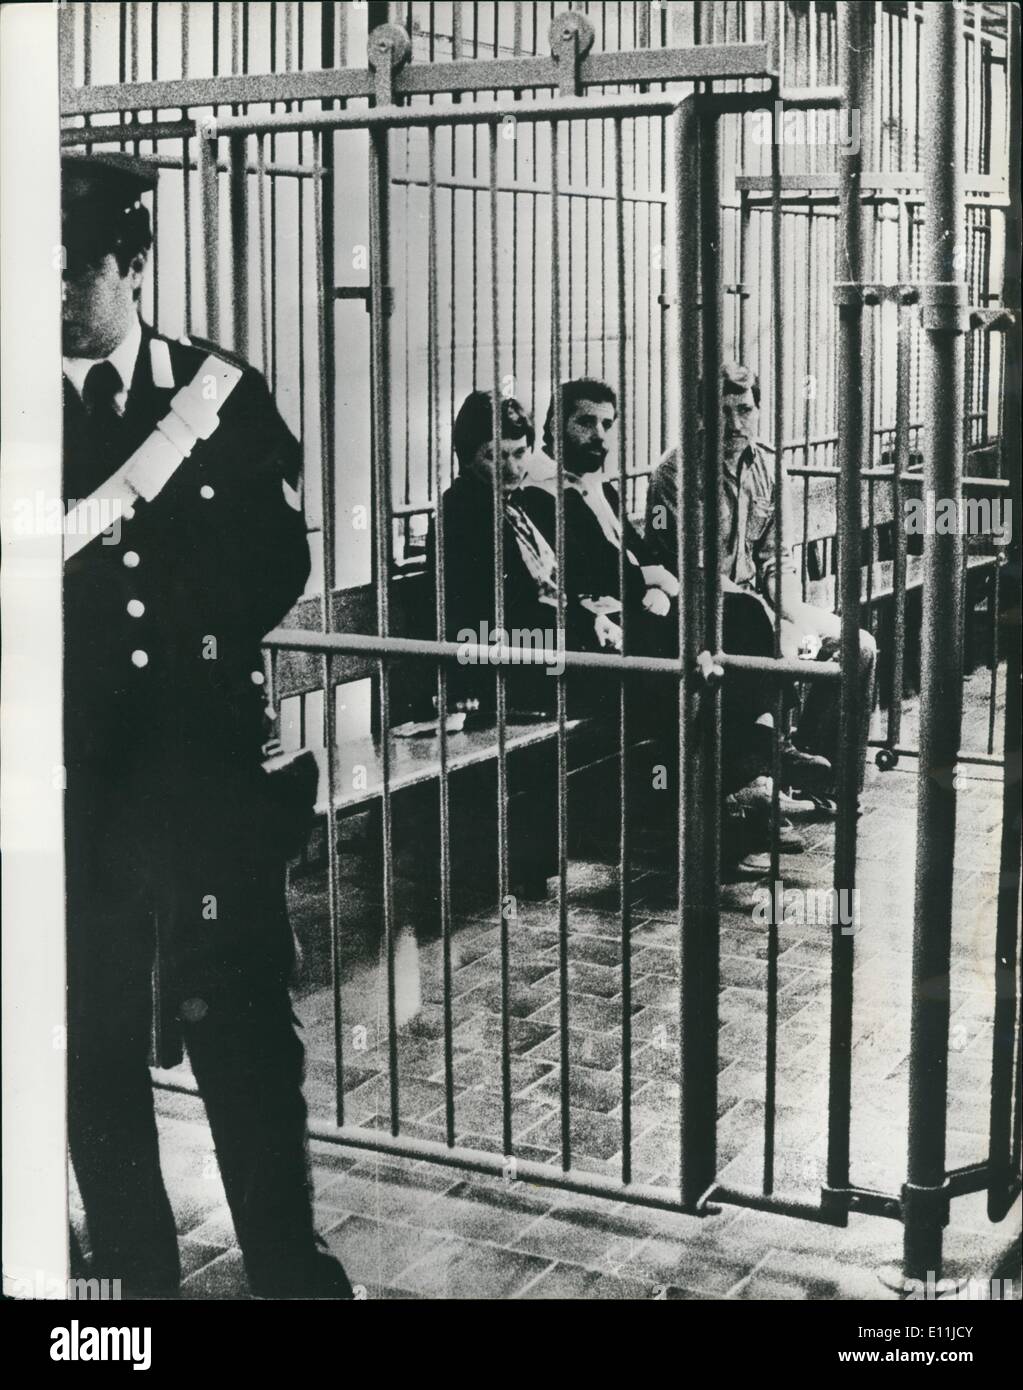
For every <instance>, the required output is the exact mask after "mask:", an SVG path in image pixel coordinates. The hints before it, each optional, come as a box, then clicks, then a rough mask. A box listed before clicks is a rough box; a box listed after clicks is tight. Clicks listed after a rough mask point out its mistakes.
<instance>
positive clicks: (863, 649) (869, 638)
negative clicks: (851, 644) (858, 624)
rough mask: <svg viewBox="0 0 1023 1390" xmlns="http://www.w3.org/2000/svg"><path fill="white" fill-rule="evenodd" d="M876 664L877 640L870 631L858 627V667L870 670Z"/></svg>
mask: <svg viewBox="0 0 1023 1390" xmlns="http://www.w3.org/2000/svg"><path fill="white" fill-rule="evenodd" d="M876 664H877V642H876V641H875V639H874V636H873V634H872V633H869V632H866V631H864V629H863V628H860V669H861V670H863V671H872V670H873V669H874V666H875V665H876Z"/></svg>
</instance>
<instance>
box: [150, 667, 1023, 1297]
mask: <svg viewBox="0 0 1023 1390" xmlns="http://www.w3.org/2000/svg"><path fill="white" fill-rule="evenodd" d="M986 680H987V677H986V675H985V673H983V672H981V673H978V675H977V676H976V677H975V678H974V679H973V680H971V682H970V683H969V685H968V691H967V715H966V729H967V732H966V734H965V736H964V740H963V743H964V747H966V746H969V747H977V746H979V741H980V736H981V731H984V732H986V712H985V707H984V704H983V700H984V697H985V696H986ZM914 714H915V711H910V712H909V715H908V716H907V719H906V721H905V723H904V739H905V740H906V741H907V742H909V741H911V740H913V739H915V728H914V722H915V721H914ZM964 772H965V773H966V777H965V780H964V781H963V782H962V784H961V786H962V793H961V797H960V808H961V810H960V834H959V841H958V849H957V864H959V865H961V872H960V873H959V874H958V876H957V883H956V897H955V923H954V939H953V982H952V1027H951V1051H950V1074H949V1092H950V1098H949V1135H948V1162H949V1164H950V1165H951V1166H959V1165H963V1164H968V1163H974V1162H980V1161H982V1160H983V1159H984V1157H985V1153H986V1138H985V1135H986V1128H987V1118H988V1117H987V1097H988V1094H989V1082H990V1065H991V1056H990V1051H991V1008H992V1000H993V923H994V900H995V894H996V890H997V870H998V832H999V825H1000V784H999V782H998V781H997V780H996V774H995V773H994V772H993V771H992V770H989V769H982V768H981V769H973V770H972V772H971V770H970V769H964ZM868 775H869V778H870V781H869V784H868V788H867V791H866V794H865V811H864V815H863V817H862V819H861V821H860V827H859V862H860V877H859V883H860V893H861V898H860V910H859V926H858V929H857V932H856V936H855V961H856V965H855V1003H854V1018H853V1034H854V1049H853V1091H852V1174H853V1180H854V1182H856V1183H857V1184H859V1185H861V1186H867V1187H872V1188H876V1189H882V1190H886V1191H890V1192H893V1193H894V1192H897V1191H898V1190H899V1187H900V1186H901V1183H902V1181H903V1178H904V1163H905V1134H906V1109H907V1067H908V1061H907V1054H908V1009H909V965H910V951H911V931H912V900H913V847H914V840H915V801H916V764H915V762H913V761H911V760H907V761H904V762H903V763H902V764H901V765H900V767H899V768H898V769H897V770H895V771H892V772H888V773H885V774H879V773H877V772H876V770H874V769H873V768H871V771H870V773H869V774H868ZM960 775H961V776H962V773H961V774H960ZM809 832H810V833H809V838H808V844H807V849H806V852H805V853H803V854H802V855H798V856H795V855H790V856H786V857H785V858H784V859H783V873H784V875H785V886H786V888H790V889H791V888H804V889H812V888H827V887H828V885H829V882H830V863H831V851H832V841H833V831H832V828H831V827H829V826H828V825H819V824H818V825H813V826H811V827H809ZM569 881H570V911H569V962H570V965H569V985H570V992H569V1018H570V1025H569V1055H570V1060H571V1089H570V1096H571V1109H570V1114H571V1137H572V1163H573V1168H574V1169H576V1170H579V1171H585V1172H595V1173H600V1174H604V1175H609V1176H612V1177H617V1175H618V1174H619V1173H620V1169H621V1151H622V1110H621V1089H622V1070H621V1061H622V1057H621V1050H622V1041H621V1039H622V1033H621V1025H622V994H621V973H620V966H621V949H622V941H621V932H620V925H619V918H618V914H617V893H618V890H617V886H616V882H615V876H614V871H613V869H611V868H609V867H607V866H606V865H605V864H602V863H600V862H597V860H596V859H595V858H593V857H590V858H580V859H575V860H573V863H572V865H571V871H570V880H569ZM756 891H757V885H756V884H751V883H743V884H730V885H726V887H725V888H724V891H723V897H722V909H723V910H722V918H721V994H720V1031H719V1078H718V1098H719V1103H718V1113H719V1121H718V1135H717V1143H718V1177H719V1180H720V1181H721V1182H722V1183H725V1184H727V1185H729V1186H731V1187H743V1188H746V1189H759V1187H760V1184H761V1181H762V1177H763V1142H764V1141H763V1126H764V1116H765V1106H764V1094H765V1084H766V1072H765V1065H764V1056H765V1025H766V970H767V967H766V932H765V930H764V928H763V927H762V926H761V925H760V924H759V923H758V922H757V921H756V920H755V917H754V914H753V906H754V903H755V901H756V899H755V894H756ZM344 896H345V910H344V922H343V928H342V936H343V958H344V969H343V979H344V984H343V988H342V1007H343V1018H344V1030H345V1031H344V1038H345V1087H344V1089H345V1107H346V1115H345V1118H346V1121H347V1122H348V1123H350V1124H358V1125H362V1126H369V1127H376V1128H388V1127H389V1123H390V1087H389V1083H388V1079H387V1078H388V1070H387V998H386V989H385V983H384V982H385V978H386V972H385V963H384V960H383V955H382V946H381V941H380V934H379V930H378V928H377V927H376V925H375V923H376V921H377V915H376V913H375V912H374V907H375V901H374V893H373V891H372V890H370V889H367V888H365V887H361V888H360V887H358V886H357V885H356V884H354V883H353V884H351V885H349V886H348V888H347V889H346V891H345V894H344ZM421 897H422V889H421V887H419V886H417V885H416V884H415V883H408V882H400V883H399V885H398V892H397V898H396V919H397V923H398V931H397V944H396V952H395V976H396V1023H397V1030H396V1034H397V1048H398V1057H399V1068H398V1075H399V1078H400V1084H399V1088H398V1102H399V1113H400V1117H401V1130H402V1133H403V1134H408V1135H411V1136H414V1137H417V1138H423V1139H432V1140H438V1141H443V1140H444V1138H445V1128H444V1125H445V1088H444V1076H445V1063H444V1045H443V1009H442V1000H443V990H442V968H443V966H442V951H441V943H440V941H439V940H438V938H437V936H436V933H435V932H432V931H431V930H430V929H428V928H424V927H422V926H421V925H418V924H419V923H420V919H421V918H422V916H423V913H422V900H421ZM293 910H294V918H295V922H296V927H297V930H298V934H299V936H300V938H301V939H302V940H303V942H304V943H305V946H306V959H305V964H304V974H303V979H304V989H303V990H302V992H301V997H300V1001H299V1005H298V1012H299V1014H300V1016H301V1018H302V1021H303V1023H304V1026H305V1031H306V1044H307V1050H308V1085H307V1095H308V1101H309V1105H310V1110H311V1113H312V1114H313V1115H314V1116H316V1117H318V1118H320V1119H322V1120H325V1121H327V1122H328V1123H331V1122H333V1119H334V1116H333V1094H334V1061H333V1057H334V1049H333V1041H332V1023H333V1001H332V998H331V994H330V991H329V989H328V988H326V987H325V984H324V981H325V980H326V979H327V978H328V976H327V973H326V968H325V962H326V949H325V943H326V940H327V937H326V930H325V928H326V920H327V910H326V904H325V897H324V886H323V882H322V878H321V877H318V876H317V875H315V874H307V875H305V876H300V877H298V878H296V880H295V882H294V884H293ZM509 938H510V961H511V965H510V971H509V974H510V1012H511V1023H510V1040H511V1052H512V1066H511V1082H512V1097H513V1103H512V1121H513V1135H514V1149H515V1152H516V1154H517V1155H518V1156H520V1157H521V1158H528V1159H533V1160H537V1161H541V1162H545V1163H550V1164H552V1165H557V1164H558V1163H559V1161H560V1135H561V1118H560V1113H561V1112H560V1104H561V1089H560V1087H561V1083H560V1068H559V1054H560V1031H559V1022H560V1002H559V975H558V937H557V912H556V908H555V906H554V905H553V904H552V903H551V902H547V903H543V904H535V903H520V904H518V905H517V916H516V917H515V919H514V920H513V921H512V922H511V924H510V931H509ZM779 938H780V956H779V971H778V991H779V993H778V1031H777V1043H778V1047H777V1058H778V1067H777V1126H776V1165H775V1175H776V1176H775V1183H776V1192H777V1193H778V1194H779V1195H783V1196H785V1197H792V1198H795V1199H798V1200H801V1201H808V1202H816V1201H817V1200H818V1199H819V1191H820V1185H821V1183H822V1181H823V1180H824V1173H825V1151H826V1123H827V1096H828V1055H827V1053H828V1024H829V1000H830V988H829V971H830V951H831V945H830V940H831V938H830V930H829V928H828V927H827V926H826V925H824V926H818V925H815V924H814V923H813V922H812V921H811V922H809V923H807V922H805V921H804V922H802V923H800V922H786V923H785V924H783V925H782V926H781V928H780V931H779ZM677 946H678V929H677V908H676V903H675V900H674V898H673V897H672V896H671V893H670V891H669V887H668V885H667V884H666V883H665V881H664V880H663V878H661V877H659V876H658V875H657V874H655V873H652V872H647V873H642V872H638V873H637V875H636V880H635V883H634V907H633V930H632V935H631V949H632V1054H631V1061H632V1076H633V1100H632V1157H633V1180H634V1181H635V1182H637V1183H650V1184H654V1185H660V1186H673V1185H675V1184H677V1181H678V1154H677V1149H678V1132H679V1120H678V1086H677V1081H676V1075H677V1068H678V1003H677V991H678V950H677ZM451 964H452V970H453V1004H452V1014H453V1048H454V1051H453V1080H454V1113H455V1132H456V1141H457V1143H458V1144H459V1145H461V1146H464V1147H469V1148H478V1149H484V1150H487V1151H491V1152H496V1153H501V1152H502V1149H503V1144H502V1142H501V1138H500V1136H501V1123H502V1111H501V1100H500V1097H501V1066H500V1055H501V1028H500V998H501V993H500V931H499V926H498V920H497V915H496V911H482V912H476V913H470V914H468V915H464V916H460V917H459V919H458V921H457V923H456V926H455V930H454V932H453V939H452V962H451ZM158 1108H159V1111H160V1116H161V1119H160V1124H161V1137H162V1143H163V1151H164V1165H165V1171H166V1176H167V1181H168V1187H169V1190H170V1194H171V1198H172V1201H173V1202H174V1204H175V1209H176V1211H177V1214H178V1221H179V1229H180V1233H181V1237H182V1240H181V1244H182V1251H183V1255H184V1261H185V1269H186V1274H187V1281H186V1286H185V1287H186V1291H187V1292H188V1293H189V1294H191V1295H192V1296H194V1297H221V1298H238V1297H244V1296H245V1293H246V1287H245V1280H244V1274H243V1271H242V1268H241V1261H240V1257H239V1255H238V1252H237V1248H236V1246H235V1244H234V1238H233V1232H232V1229H231V1224H230V1220H229V1217H228V1214H227V1211H226V1207H225V1206H224V1197H223V1190H222V1188H221V1185H220V1181H219V1175H218V1173H217V1169H216V1164H215V1160H214V1158H213V1154H212V1147H211V1143H210V1140H209V1135H208V1131H207V1130H206V1128H205V1125H204V1122H203V1113H202V1109H201V1106H200V1105H199V1103H198V1101H196V1100H194V1099H193V1098H190V1097H187V1096H183V1095H176V1094H169V1093H162V1094H161V1096H160V1099H159V1101H158ZM313 1150H314V1160H315V1170H316V1192H317V1212H318V1217H319V1223H320V1228H321V1230H322V1231H323V1232H324V1234H325V1235H326V1236H327V1238H328V1240H329V1241H330V1244H331V1245H332V1246H333V1247H334V1248H335V1249H336V1250H337V1251H338V1252H339V1254H340V1255H341V1257H342V1258H343V1260H344V1262H345V1264H346V1266H347V1268H348V1270H349V1273H350V1275H351V1277H352V1279H353V1281H354V1282H357V1283H358V1284H359V1285H360V1286H362V1288H364V1289H365V1291H366V1295H367V1296H369V1297H429V1298H468V1297H486V1298H508V1297H523V1298H655V1297H672V1298H706V1297H711V1298H723V1297H728V1298H799V1299H804V1298H878V1297H886V1296H891V1295H888V1294H887V1291H886V1290H885V1288H884V1286H883V1285H882V1284H881V1282H880V1280H879V1278H878V1274H877V1271H878V1269H879V1267H880V1266H882V1265H884V1264H886V1263H890V1262H897V1260H898V1258H899V1253H900V1246H901V1240H900V1237H901V1227H900V1226H899V1224H898V1223H897V1222H894V1221H890V1220H884V1219H881V1218H875V1217H866V1216H854V1217H852V1218H851V1220H850V1223H849V1226H848V1228H846V1229H843V1230H835V1229H832V1228H829V1227H826V1226H821V1225H817V1224H815V1223H812V1222H807V1221H801V1220H795V1219H792V1218H788V1217H782V1216H775V1215H770V1214H764V1213H758V1212H753V1211H750V1210H745V1209H737V1208H733V1207H726V1208H723V1209H721V1210H720V1211H719V1212H718V1214H714V1215H708V1216H706V1217H703V1218H695V1217H689V1216H682V1215H678V1214H674V1213H670V1212H661V1211H656V1210H652V1209H646V1208H641V1207H637V1206H633V1205H626V1204H624V1203H618V1202H613V1201H609V1200H601V1199H597V1198H590V1197H581V1196H576V1195H574V1194H570V1193H565V1192H562V1191H559V1190H557V1189H554V1188H549V1187H541V1186H534V1185H531V1184H528V1183H525V1182H523V1181H522V1180H521V1179H517V1180H516V1179H510V1178H509V1179H502V1178H499V1177H495V1178H486V1177H479V1176H467V1175H465V1174H464V1173H461V1172H459V1171H458V1170H454V1169H450V1168H444V1167H440V1166H435V1165H431V1164H428V1163H425V1162H413V1161H409V1160H403V1159H396V1158H388V1157H383V1156H378V1155H375V1154H373V1153H372V1152H366V1151H356V1150H342V1149H338V1148H336V1147H333V1146H331V1145H328V1144H325V1143H320V1142H316V1143H314V1145H313ZM1018 1230H1019V1218H1018V1207H1017V1210H1016V1211H1015V1212H1014V1213H1013V1214H1012V1215H1010V1217H1009V1218H1008V1219H1007V1220H1006V1221H1005V1222H1003V1223H1002V1224H1001V1225H1000V1226H998V1227H993V1226H991V1225H990V1224H989V1223H988V1222H987V1220H986V1217H985V1214H984V1198H983V1196H982V1195H977V1196H972V1197H967V1198H962V1199H958V1200H957V1201H956V1202H955V1203H954V1204H953V1208H952V1224H951V1226H950V1227H949V1229H948V1231H947V1234H946V1243H945V1248H946V1252H947V1271H946V1272H948V1273H951V1274H956V1273H959V1274H973V1275H977V1274H986V1273H989V1272H990V1271H991V1270H993V1269H994V1267H995V1265H996V1264H997V1262H998V1260H999V1259H1000V1258H1001V1256H1002V1254H1003V1252H1004V1251H1005V1250H1006V1249H1007V1248H1008V1247H1009V1246H1010V1245H1011V1243H1012V1240H1013V1237H1014V1236H1015V1235H1018Z"/></svg>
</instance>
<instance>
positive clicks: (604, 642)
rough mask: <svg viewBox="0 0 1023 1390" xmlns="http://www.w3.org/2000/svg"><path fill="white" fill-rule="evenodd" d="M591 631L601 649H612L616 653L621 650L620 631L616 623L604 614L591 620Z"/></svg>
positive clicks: (599, 614)
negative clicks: (594, 634)
mask: <svg viewBox="0 0 1023 1390" xmlns="http://www.w3.org/2000/svg"><path fill="white" fill-rule="evenodd" d="M593 631H594V632H595V633H596V634H597V641H598V642H599V643H600V645H601V648H602V649H605V650H606V649H607V648H608V647H612V648H614V650H615V651H616V652H620V651H621V649H622V630H621V628H620V627H619V626H618V624H617V623H616V622H612V620H611V619H610V618H609V617H608V616H607V614H606V613H598V614H597V616H596V617H595V618H594V620H593Z"/></svg>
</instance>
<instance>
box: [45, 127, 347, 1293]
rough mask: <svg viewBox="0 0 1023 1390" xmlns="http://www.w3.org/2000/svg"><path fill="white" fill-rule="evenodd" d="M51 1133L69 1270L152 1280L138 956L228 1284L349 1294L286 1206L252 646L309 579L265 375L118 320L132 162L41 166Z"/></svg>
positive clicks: (299, 1164)
mask: <svg viewBox="0 0 1023 1390" xmlns="http://www.w3.org/2000/svg"><path fill="white" fill-rule="evenodd" d="M62 169H63V237H64V255H65V262H64V267H65V268H64V314H63V317H64V340H63V351H64V495H65V507H66V513H67V514H66V517H65V529H66V535H65V583H64V604H65V633H66V637H65V761H66V766H67V816H66V827H67V896H68V995H69V1007H68V1020H69V1049H68V1054H69V1055H68V1073H69V1139H70V1149H71V1156H72V1160H73V1163H74V1168H75V1172H76V1175H77V1178H78V1184H79V1188H80V1190H81V1194H82V1199H83V1202H84V1205H85V1212H86V1219H87V1224H88V1229H89V1240H90V1245H91V1253H92V1266H91V1269H90V1273H91V1274H92V1275H93V1276H94V1277H107V1278H111V1279H113V1278H118V1279H120V1280H121V1281H122V1290H123V1292H124V1293H125V1294H128V1293H132V1294H135V1295H141V1296H146V1295H149V1296H174V1295H175V1294H176V1293H177V1291H178V1287H179V1283H180V1277H181V1266H180V1261H179V1255H178V1248H177V1238H176V1232H175V1222H174V1216H173V1214H172V1211H171V1207H170V1204H169V1202H168V1199H167V1194H166V1191H165V1189H164V1185H163V1180H162V1176H161V1172H160V1163H159V1152H158V1147H157V1130H156V1123H155V1118H154V1112H153V1098H152V1088H151V1081H150V1076H149V1072H148V1057H149V1047H150V1034H151V1018H152V998H151V995H152V990H151V979H152V974H153V965H154V956H155V955H156V947H157V939H158V940H159V952H158V957H159V962H160V976H161V985H160V996H161V999H162V1000H163V1002H164V1004H165V1006H166V1005H167V1003H168V1002H169V1004H170V1013H171V1015H172V1017H175V1019H176V1022H177V1026H178V1027H179V1028H180V1032H181V1036H182V1037H183V1040H184V1043H185V1045H186V1047H187V1049H188V1054H189V1058H190V1061H191V1065H192V1069H193V1071H194V1074H195V1077H196V1080H197V1082H198V1084H199V1088H200V1090H201V1093H202V1096H203V1100H204V1102H205V1105H206V1111H207V1115H208V1117H209V1123H210V1128H211V1130H212V1133H213V1139H214V1142H215V1145H216V1151H217V1159H218V1162H219V1165H220V1171H221V1174H222V1176H223V1180H224V1187H225V1190H226V1192H227V1200H228V1203H229V1205H230V1208H231V1213H232V1216H233V1219H234V1225H235V1230H236V1231H237V1234H238V1241H239V1244H240V1246H241V1250H242V1254H243V1257H244V1261H245V1267H246V1271H247V1274H248V1278H249V1282H250V1286H251V1288H252V1290H253V1292H254V1293H255V1294H256V1295H259V1296H265V1297H274V1298H287V1297H335V1298H350V1297H351V1296H352V1292H351V1287H350V1285H349V1283H348V1280H347V1278H346V1276H345V1272H344V1270H343V1269H342V1267H341V1265H340V1264H339V1263H338V1261H337V1260H336V1259H334V1258H333V1256H332V1255H331V1254H330V1253H329V1252H328V1250H327V1249H326V1247H325V1245H324V1243H323V1241H322V1240H321V1239H320V1238H319V1237H318V1236H317V1235H316V1232H315V1230H314V1227H313V1217H312V1206H311V1198H310V1188H309V1168H308V1150H307V1138H306V1109H305V1103H304V1100H303V1097H302V1093H301V1082H302V1075H303V1055H304V1054H303V1047H302V1043H301V1041H300V1040H299V1037H298V1035H297V1033H296V1021H295V1019H294V1015H293V1012H292V1008H291V1001H290V997H289V994H288V978H289V974H290V971H291V967H292V963H293V958H292V936H291V931H290V928H289V923H288V916H287V909H286V901H285V861H284V855H283V853H282V851H281V849H280V847H279V845H278V844H277V843H275V842H274V839H273V837H272V836H271V834H270V833H269V827H270V826H271V824H272V822H273V814H272V812H273V807H272V798H271V796H270V795H269V779H268V777H267V774H266V772H265V771H264V769H263V766H262V759H261V746H262V743H263V738H264V732H265V731H264V723H263V720H264V708H263V706H264V701H263V693H264V692H263V691H262V689H261V685H262V681H263V677H262V665H261V655H260V642H261V639H262V637H263V636H264V634H265V633H266V632H267V631H268V630H269V629H270V628H271V627H273V626H274V625H275V624H276V623H278V622H279V621H280V619H281V618H282V617H283V616H284V614H285V613H286V612H287V611H288V609H289V608H290V607H291V606H292V604H293V603H294V602H295V600H296V599H297V598H298V597H299V596H300V594H301V592H302V589H303V586H304V584H305V581H306V579H307V577H308V573H309V551H308V546H307V542H306V535H305V526H304V523H303V518H302V514H301V511H300V510H299V509H298V505H297V503H298V497H297V492H296V491H295V489H296V488H297V487H298V484H299V467H300V451H299V446H298V444H297V443H296V441H295V439H294V438H293V437H292V435H291V434H290V432H289V431H288V428H287V426H286V425H285V424H284V422H283V420H282V419H281V417H280V415H279V414H278V412H277V410H276V408H275V406H274V403H273V401H272V400H271V397H270V394H269V391H268V389H267V386H266V383H265V381H264V380H263V378H262V377H261V376H260V375H259V373H258V372H256V371H254V370H253V369H252V368H251V367H249V366H248V365H247V364H246V363H245V362H242V361H240V360H239V359H238V358H236V357H233V356H232V355H231V354H229V353H226V352H224V351H222V350H221V349H220V348H219V347H216V346H214V345H213V344H209V343H199V342H197V341H194V342H189V341H188V340H181V341H177V342H176V341H171V340H169V339H167V338H165V337H162V336H161V335H160V334H158V333H155V332H154V331H153V330H152V329H151V328H149V327H148V326H147V325H146V324H145V323H143V322H141V321H140V318H139V303H138V301H139V296H140V291H141V284H142V278H143V274H144V271H145V266H146V262H147V258H148V253H149V249H150V246H151V244H152V235H151V229H150V220H149V213H148V210H147V209H146V207H145V205H144V204H143V203H142V201H141V200H142V196H143V194H144V193H145V192H146V191H148V190H151V189H152V188H153V187H154V186H155V170H154V169H153V167H152V166H149V165H146V164H145V163H144V162H142V161H139V160H133V159H131V158H129V157H125V156H118V155H106V154H103V155H99V154H96V155H73V154H67V155H66V156H65V157H64V160H63V165H62Z"/></svg>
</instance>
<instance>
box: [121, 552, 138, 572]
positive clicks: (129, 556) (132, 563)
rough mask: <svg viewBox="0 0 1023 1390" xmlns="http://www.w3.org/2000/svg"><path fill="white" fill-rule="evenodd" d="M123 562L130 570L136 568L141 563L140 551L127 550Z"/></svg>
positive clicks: (122, 557)
mask: <svg viewBox="0 0 1023 1390" xmlns="http://www.w3.org/2000/svg"><path fill="white" fill-rule="evenodd" d="M121 563H122V565H126V566H127V568H128V569H130V570H133V569H135V568H136V567H137V566H138V563H139V557H138V552H137V551H135V550H126V551H125V552H124V554H123V555H122V556H121Z"/></svg>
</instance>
